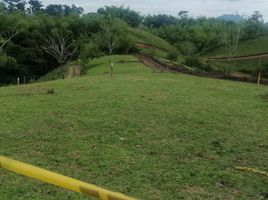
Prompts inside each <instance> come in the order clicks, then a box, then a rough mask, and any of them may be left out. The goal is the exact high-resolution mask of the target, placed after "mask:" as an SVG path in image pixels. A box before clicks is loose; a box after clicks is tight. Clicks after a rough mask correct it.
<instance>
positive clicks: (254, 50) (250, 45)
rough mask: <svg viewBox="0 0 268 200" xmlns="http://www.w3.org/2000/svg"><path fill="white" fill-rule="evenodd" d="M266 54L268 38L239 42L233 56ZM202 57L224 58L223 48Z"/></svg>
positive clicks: (267, 51)
mask: <svg viewBox="0 0 268 200" xmlns="http://www.w3.org/2000/svg"><path fill="white" fill-rule="evenodd" d="M259 53H268V36H263V37H260V38H257V39H253V40H245V41H240V42H239V45H238V48H237V53H236V54H235V56H247V55H252V54H259ZM203 56H204V57H224V56H226V51H225V50H224V48H223V47H221V48H218V49H214V50H212V51H209V52H206V53H205V54H204V55H203Z"/></svg>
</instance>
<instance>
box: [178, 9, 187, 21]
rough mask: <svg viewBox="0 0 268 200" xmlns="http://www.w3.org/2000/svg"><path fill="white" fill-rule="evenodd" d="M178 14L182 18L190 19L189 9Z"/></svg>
mask: <svg viewBox="0 0 268 200" xmlns="http://www.w3.org/2000/svg"><path fill="white" fill-rule="evenodd" d="M178 16H179V18H180V19H188V18H189V11H186V10H181V11H180V12H179V13H178Z"/></svg>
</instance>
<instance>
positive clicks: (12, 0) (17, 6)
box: [3, 0, 27, 12]
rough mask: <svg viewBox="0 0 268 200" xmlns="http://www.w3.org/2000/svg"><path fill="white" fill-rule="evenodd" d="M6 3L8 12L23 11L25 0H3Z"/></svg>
mask: <svg viewBox="0 0 268 200" xmlns="http://www.w3.org/2000/svg"><path fill="white" fill-rule="evenodd" d="M3 1H4V2H5V3H6V5H7V10H8V12H14V11H17V10H20V11H23V12H24V11H25V6H26V4H27V3H26V0H3Z"/></svg>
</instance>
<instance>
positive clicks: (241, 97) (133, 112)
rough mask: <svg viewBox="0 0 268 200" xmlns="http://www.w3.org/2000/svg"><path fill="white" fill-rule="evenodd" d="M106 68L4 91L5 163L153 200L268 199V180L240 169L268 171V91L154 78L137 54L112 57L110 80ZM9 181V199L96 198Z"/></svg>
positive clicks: (4, 198) (96, 65)
mask: <svg viewBox="0 0 268 200" xmlns="http://www.w3.org/2000/svg"><path fill="white" fill-rule="evenodd" d="M107 60H108V58H107V57H104V58H101V59H96V60H94V61H92V63H91V64H92V66H91V68H90V69H89V71H88V73H87V76H85V77H83V78H74V79H70V80H58V81H51V82H44V83H36V84H31V85H25V86H23V85H22V86H12V87H5V88H0V102H1V109H0V116H1V120H0V127H1V129H0V141H1V146H0V155H4V156H8V157H11V158H14V159H18V160H21V161H25V162H28V163H31V164H34V165H36V166H40V167H43V168H46V169H50V170H53V171H55V172H59V173H62V174H65V175H68V176H71V177H74V178H78V179H81V180H84V181H86V182H90V183H93V184H97V185H99V186H102V187H105V188H109V189H111V190H114V191H119V192H123V193H126V194H129V195H132V196H136V197H138V198H140V199H144V200H164V199H165V200H175V199H245V200H251V199H252V200H256V199H264V198H262V194H263V193H265V192H267V188H268V179H267V177H265V176H262V175H259V174H254V173H246V172H240V171H236V170H234V168H235V167H237V166H248V167H253V168H257V169H259V170H263V171H268V166H267V163H268V156H267V155H268V145H267V140H268V123H267V118H268V101H267V100H265V99H264V98H263V96H264V95H267V94H268V90H267V87H266V86H259V87H257V86H256V85H254V84H247V83H239V82H232V81H223V80H216V79H207V78H199V77H194V76H187V75H182V74H177V75H175V74H169V73H152V70H150V69H148V68H146V67H144V66H143V65H141V64H140V63H138V62H137V60H136V58H133V57H131V56H115V57H113V58H112V60H113V62H115V67H114V68H115V74H114V76H113V77H112V78H110V77H109V75H108V74H107V73H106V72H107V71H108V67H107V65H106V64H107ZM123 61H124V62H123ZM52 88H53V89H54V90H55V92H56V93H55V94H48V93H47V90H49V89H52ZM0 174H1V175H0V183H1V187H0V199H1V200H13V199H14V200H15V199H16V200H17V199H19V200H20V199H21V200H22V199H31V200H41V199H42V200H46V199H47V200H51V199H52V200H58V199H70V200H71V199H72V200H78V199H79V200H82V199H91V198H87V197H85V196H81V195H79V194H75V193H72V192H67V191H65V190H63V189H60V188H57V187H53V186H50V185H47V184H44V183H40V182H37V181H34V180H31V179H29V178H25V177H22V176H19V175H16V174H13V173H11V172H8V171H5V170H2V169H0Z"/></svg>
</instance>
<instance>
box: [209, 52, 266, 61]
mask: <svg viewBox="0 0 268 200" xmlns="http://www.w3.org/2000/svg"><path fill="white" fill-rule="evenodd" d="M261 58H262V59H263V58H267V59H268V53H260V54H253V55H246V56H235V57H233V58H231V59H228V58H227V57H215V58H206V59H204V60H205V61H222V62H226V61H244V60H258V59H261Z"/></svg>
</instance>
